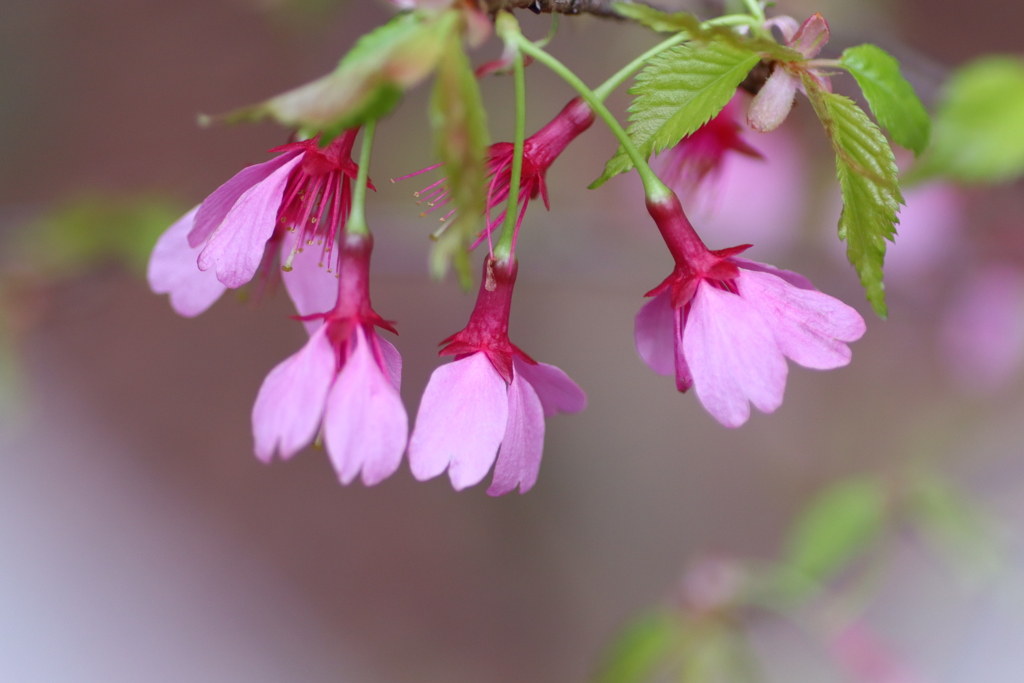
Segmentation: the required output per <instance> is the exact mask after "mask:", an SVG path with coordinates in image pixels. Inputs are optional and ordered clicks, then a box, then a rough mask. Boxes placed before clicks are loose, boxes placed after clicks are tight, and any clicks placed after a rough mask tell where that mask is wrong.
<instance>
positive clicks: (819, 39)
mask: <svg viewBox="0 0 1024 683" xmlns="http://www.w3.org/2000/svg"><path fill="white" fill-rule="evenodd" d="M769 23H770V24H771V25H774V26H777V27H778V28H779V30H780V31H782V35H783V37H784V38H785V40H786V46H787V47H790V48H792V49H794V50H796V51H797V52H799V53H800V54H801V55H802V56H803V58H804V60H803V61H799V62H776V63H775V64H774V70H773V71H772V75H771V76H769V77H768V80H767V82H765V84H764V87H762V88H761V91H760V92H758V93H757V95H755V96H754V101H753V102H751V103H750V109H749V110H748V111H747V122H748V123H749V124H750V127H751V128H753V129H754V130H757V131H761V132H762V133H765V132H768V131H770V130H775V129H776V128H778V127H779V126H780V125H782V122H783V121H785V120H786V117H787V116H789V110H790V109H792V108H793V99H794V98H795V97H796V92H797V90H801V91H803V89H804V86H803V82H802V80H801V75H802V74H806V75H808V76H810V77H811V78H812V79H814V80H815V81H817V82H818V84H820V85H821V86H822V87H823V88H825V89H826V90H829V91H831V90H832V82H831V79H830V78H829V77H828V75H826V74H825V73H824V72H823V71H821V70H819V69H817V68H815V67H814V66H812V65H810V64H808V63H807V61H806V60H810V59H813V58H814V57H817V56H818V53H819V52H821V48H823V47H824V46H825V44H826V43H827V42H828V39H829V28H828V22H826V21H825V18H824V17H822V16H821V14H815V15H813V16H811V17H810V18H809V19H807V21H805V22H804V23H803V24H801V25H800V26H799V27H797V26H796V22H795V21H794V20H793V19H792V18H790V17H777V18H776V19H774V20H769Z"/></svg>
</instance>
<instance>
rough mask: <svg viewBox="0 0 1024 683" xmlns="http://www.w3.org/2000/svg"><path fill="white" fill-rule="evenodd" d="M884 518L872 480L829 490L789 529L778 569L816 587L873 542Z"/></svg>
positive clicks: (876, 485)
mask: <svg viewBox="0 0 1024 683" xmlns="http://www.w3.org/2000/svg"><path fill="white" fill-rule="evenodd" d="M885 515H886V496H885V491H884V490H883V488H882V486H881V484H880V483H879V482H878V481H875V480H874V479H868V478H856V479H849V480H846V481H842V482H840V483H838V484H834V485H832V486H830V487H829V488H827V489H825V490H824V491H823V492H821V493H820V494H819V495H818V496H817V497H816V498H815V499H814V500H813V501H812V502H811V504H810V506H808V507H807V508H806V509H805V510H804V512H803V513H802V514H801V515H800V517H799V518H798V519H797V521H796V523H795V524H794V526H793V528H792V529H791V531H790V533H789V538H788V541H787V551H786V554H785V558H784V561H783V567H784V568H785V569H786V570H787V571H788V572H790V573H792V574H794V575H797V576H800V577H802V578H805V579H807V580H809V581H810V582H811V585H821V584H822V583H824V582H826V581H827V580H829V579H830V578H831V577H832V576H833V575H834V574H836V573H837V572H838V571H839V570H841V569H842V568H843V567H844V566H846V564H847V563H848V562H850V561H851V560H853V559H854V558H855V557H856V556H857V555H858V554H860V553H861V552H863V551H864V550H865V549H866V548H867V547H868V546H869V545H870V544H871V542H872V541H874V540H875V538H877V537H878V535H879V533H880V532H881V530H882V527H883V522H884V520H885Z"/></svg>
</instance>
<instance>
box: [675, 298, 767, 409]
mask: <svg viewBox="0 0 1024 683" xmlns="http://www.w3.org/2000/svg"><path fill="white" fill-rule="evenodd" d="M683 348H684V350H685V353H686V359H687V360H688V361H689V365H690V371H691V372H692V373H693V384H694V387H695V389H696V391H697V398H699V399H700V402H701V403H703V404H704V407H705V408H707V410H708V412H709V413H711V414H712V415H713V416H714V417H715V419H717V420H718V421H719V422H721V423H722V424H723V425H725V426H726V427H739V426H740V425H742V424H743V423H744V422H746V421H747V418H749V417H750V406H749V405H747V401H748V400H749V401H750V402H751V403H753V404H754V405H755V406H756V407H757V408H758V409H759V410H761V411H762V412H765V413H770V412H772V411H774V410H775V409H776V408H778V407H779V406H780V405H782V394H783V392H784V391H785V389H786V372H787V368H786V360H785V358H783V356H782V352H781V351H779V347H778V346H777V345H776V343H775V338H774V336H773V335H772V330H771V328H769V327H768V323H767V322H765V320H764V318H762V317H761V315H760V314H759V313H758V311H757V310H756V309H755V308H754V307H753V306H751V305H750V304H749V303H748V302H747V301H745V300H744V299H742V298H741V297H739V296H737V295H735V294H733V293H731V292H727V291H724V290H721V289H717V288H716V287H712V286H711V285H709V284H708V283H707V282H703V281H702V282H701V283H700V284H699V285H698V286H697V292H696V294H695V295H694V297H693V301H692V304H691V306H690V313H689V315H688V316H687V319H686V328H685V330H684V332H683Z"/></svg>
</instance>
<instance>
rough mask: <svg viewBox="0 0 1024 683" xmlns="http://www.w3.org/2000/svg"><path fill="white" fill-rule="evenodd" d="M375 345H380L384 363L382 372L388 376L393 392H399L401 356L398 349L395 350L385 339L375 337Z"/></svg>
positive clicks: (400, 386)
mask: <svg viewBox="0 0 1024 683" xmlns="http://www.w3.org/2000/svg"><path fill="white" fill-rule="evenodd" d="M377 344H379V345H380V355H381V358H382V360H383V361H384V372H385V373H386V374H387V376H388V381H389V382H391V386H393V387H394V388H395V391H401V390H402V354H400V353H399V352H398V349H396V348H395V345H394V344H392V343H391V342H389V341H388V340H387V339H381V338H380V337H377Z"/></svg>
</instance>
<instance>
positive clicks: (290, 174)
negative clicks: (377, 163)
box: [149, 130, 358, 316]
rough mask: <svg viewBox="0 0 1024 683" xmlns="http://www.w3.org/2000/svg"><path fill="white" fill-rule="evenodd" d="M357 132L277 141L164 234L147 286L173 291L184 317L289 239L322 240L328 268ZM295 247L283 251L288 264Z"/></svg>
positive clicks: (345, 207)
mask: <svg viewBox="0 0 1024 683" xmlns="http://www.w3.org/2000/svg"><path fill="white" fill-rule="evenodd" d="M355 135H356V131H355V130H350V131H347V132H346V133H345V134H344V135H342V136H340V137H338V138H336V139H335V140H334V141H333V142H331V144H330V145H328V146H327V147H325V148H323V149H321V148H320V147H318V146H317V141H316V140H306V141H303V142H295V143H290V144H287V145H283V146H281V147H277V148H275V149H273V150H271V151H272V152H280V153H281V154H279V155H278V156H277V157H275V158H273V159H271V160H270V161H266V162H263V163H260V164H255V165H253V166H249V167H247V168H245V169H243V170H242V171H240V172H239V173H237V174H236V175H235V176H234V177H233V178H232V179H231V180H229V181H228V182H226V183H224V184H223V185H221V186H220V187H219V188H218V189H217V190H216V191H215V192H214V193H213V194H211V195H210V196H209V197H207V198H206V200H205V201H204V202H203V203H202V204H201V205H199V206H198V207H197V208H195V209H193V210H192V211H189V212H188V213H187V214H185V216H183V217H182V218H181V219H180V220H179V221H177V222H176V223H174V225H172V226H171V227H170V228H168V230H167V231H166V232H165V233H164V234H163V235H162V236H161V238H160V240H159V241H158V242H157V246H156V248H154V250H153V253H152V255H151V256H150V263H149V274H150V277H149V280H150V285H151V287H152V289H153V291H155V292H156V293H158V294H164V293H167V294H170V295H171V305H172V307H173V308H174V309H175V310H176V311H177V312H179V313H180V314H182V315H185V316H194V315H198V314H199V313H202V312H203V311H204V310H206V308H208V307H209V306H210V305H211V304H212V303H213V302H214V301H215V300H216V299H217V297H219V296H220V294H221V293H223V291H224V289H225V288H236V287H240V286H242V285H244V284H245V283H247V282H249V281H250V280H252V279H253V277H254V276H255V275H256V273H257V271H259V270H260V268H261V266H262V267H263V268H264V269H265V271H268V270H269V265H270V264H271V263H272V261H273V259H274V258H276V257H277V256H278V253H279V252H282V249H281V245H282V243H283V242H284V240H285V236H286V235H287V234H288V233H289V232H293V233H296V234H297V235H298V236H299V238H298V239H297V240H293V241H292V242H291V244H292V245H298V244H302V243H312V242H314V241H315V242H317V243H319V245H320V246H321V261H324V260H326V261H327V262H328V267H330V262H331V252H332V251H333V248H334V244H335V243H336V241H337V236H338V235H339V234H340V231H341V230H342V229H343V227H344V224H345V221H346V220H347V218H348V212H349V208H350V203H351V198H350V195H351V187H350V186H351V179H352V178H354V177H355V175H356V173H357V172H358V168H357V167H356V165H355V163H354V162H353V161H352V160H351V159H350V158H349V156H350V154H351V150H352V143H353V142H354V140H355ZM295 251H296V247H295V246H293V247H292V249H291V250H288V251H287V252H283V253H281V261H282V263H283V264H284V265H285V267H286V269H288V268H290V267H291V261H292V259H293V258H294V254H295Z"/></svg>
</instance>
